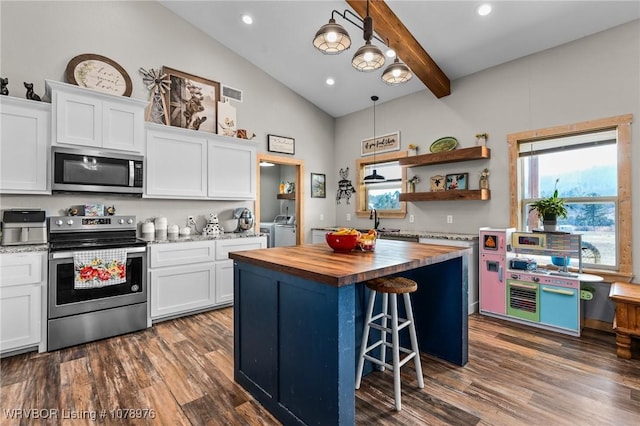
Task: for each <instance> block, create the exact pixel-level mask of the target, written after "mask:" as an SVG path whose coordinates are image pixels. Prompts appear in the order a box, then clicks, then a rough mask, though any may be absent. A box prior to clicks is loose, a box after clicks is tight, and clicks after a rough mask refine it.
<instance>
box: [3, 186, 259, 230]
mask: <svg viewBox="0 0 640 426" xmlns="http://www.w3.org/2000/svg"><path fill="white" fill-rule="evenodd" d="M84 204H102V205H104V206H115V208H116V214H118V215H135V216H136V220H137V221H138V233H140V226H141V225H142V223H144V222H145V221H146V220H147V219H153V218H156V217H160V216H162V217H166V218H167V222H168V224H176V225H178V226H180V227H182V226H186V225H187V216H190V215H192V216H195V218H196V224H197V229H198V230H199V231H202V228H203V227H204V225H205V224H206V223H207V219H208V218H209V215H210V214H211V213H216V214H217V215H218V219H219V220H220V224H221V225H222V226H223V228H224V230H225V231H233V230H235V228H236V225H237V223H238V220H237V219H233V210H234V209H236V208H239V207H246V208H248V209H250V210H251V211H254V203H253V201H211V200H158V199H146V198H134V197H123V196H116V195H101V194H96V195H95V196H92V194H82V195H72V194H55V195H2V198H1V199H0V209H2V210H4V209H12V208H38V209H43V210H45V211H46V215H47V216H64V215H66V214H67V210H68V209H69V207H71V206H77V205H84Z"/></svg>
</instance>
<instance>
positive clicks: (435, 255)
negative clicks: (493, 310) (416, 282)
mask: <svg viewBox="0 0 640 426" xmlns="http://www.w3.org/2000/svg"><path fill="white" fill-rule="evenodd" d="M465 252H466V253H468V254H471V249H468V248H460V247H452V246H441V245H432V244H419V243H407V242H404V241H392V240H377V241H376V248H375V250H374V251H373V252H363V251H361V250H358V249H356V250H353V251H351V252H348V253H337V252H334V251H333V250H332V249H331V247H329V246H328V245H327V244H325V243H318V244H305V245H300V246H290V247H272V248H268V249H259V250H249V251H239V252H232V253H229V257H230V258H231V259H234V260H238V261H241V262H246V263H249V264H253V265H257V266H262V267H265V268H268V269H271V270H274V271H278V272H284V273H286V274H290V275H295V276H298V277H301V278H306V279H309V280H312V281H317V282H321V283H323V284H329V285H332V286H337V287H341V286H344V285H350V284H355V283H358V282H363V281H367V280H370V279H373V278H378V277H383V276H387V275H392V274H396V273H399V272H404V271H408V270H411V269H415V268H419V267H422V266H426V265H431V264H434V263H439V262H444V261H446V260H449V259H453V258H455V257H460V256H461V255H463V254H465Z"/></svg>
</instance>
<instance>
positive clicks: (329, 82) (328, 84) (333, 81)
mask: <svg viewBox="0 0 640 426" xmlns="http://www.w3.org/2000/svg"><path fill="white" fill-rule="evenodd" d="M326 83H327V86H333V85H334V84H336V81H335V80H334V79H332V78H331V77H329V78H328V79H327V80H326Z"/></svg>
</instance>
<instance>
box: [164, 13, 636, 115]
mask: <svg viewBox="0 0 640 426" xmlns="http://www.w3.org/2000/svg"><path fill="white" fill-rule="evenodd" d="M160 3H161V4H163V5H164V6H165V7H167V8H168V9H170V10H171V11H173V12H174V13H176V14H177V15H179V16H181V17H182V18H183V19H185V20H187V21H188V22H190V23H191V24H193V25H194V26H196V27H198V28H200V29H201V30H202V31H203V32H205V33H206V34H208V35H209V36H211V37H212V38H214V39H215V40H217V41H218V42H220V43H222V44H223V45H225V46H227V47H228V48H229V49H231V50H233V51H234V52H236V53H237V54H238V55H240V56H242V57H244V58H246V59H247V60H248V61H250V62H252V63H253V64H255V65H256V66H258V67H260V68H261V69H262V70H264V71H265V72H267V73H268V74H270V75H271V76H272V77H273V78H275V79H276V80H278V81H280V82H281V83H283V84H284V85H286V86H287V87H289V88H291V89H292V90H293V91H295V92H296V93H298V94H300V95H301V96H302V97H304V98H306V99H307V100H309V101H310V102H312V103H313V104H315V105H317V106H318V107H319V108H320V109H322V110H324V111H325V112H327V113H328V114H330V115H331V116H333V117H340V116H342V115H345V114H349V113H351V112H354V111H358V110H361V109H364V108H367V107H370V103H371V101H370V97H371V95H372V94H376V95H378V96H379V97H380V101H381V102H385V101H388V100H391V99H395V98H398V97H401V96H405V95H407V94H410V93H414V92H419V91H424V96H432V97H433V96H435V97H437V98H441V97H443V96H447V95H448V91H449V90H450V86H449V82H450V81H453V80H455V79H458V78H461V77H464V76H467V75H470V74H473V73H475V72H478V71H482V70H484V69H487V68H490V67H493V66H496V65H499V64H502V63H505V62H508V61H511V60H514V59H517V58H520V57H523V56H526V55H530V54H532V53H535V52H539V51H542V50H545V49H549V48H552V47H555V46H558V45H561V44H564V43H568V42H571V41H573V40H577V39H579V38H582V37H585V36H588V35H590V34H594V33H597V32H600V31H603V30H606V29H609V28H612V27H614V26H617V25H621V24H623V23H626V22H630V21H632V20H635V19H639V18H640V2H639V1H637V0H633V1H561V0H556V1H525V0H522V1H489V2H488V3H491V4H492V6H493V11H492V13H491V14H490V15H488V16H485V17H481V16H479V15H478V14H477V13H476V9H477V7H478V6H479V5H480V4H481V2H480V1H426V0H422V1H420V0H414V1H402V0H387V1H386V2H382V1H377V0H376V1H373V2H372V3H371V5H370V14H371V16H372V17H373V18H374V31H375V32H376V34H377V35H378V36H379V37H380V38H381V39H383V40H389V44H390V45H391V47H393V48H394V49H395V50H396V51H397V53H398V56H399V58H400V59H401V60H402V61H404V62H406V63H407V65H409V66H410V68H412V70H413V72H414V73H415V75H416V77H414V78H413V79H412V80H410V81H409V82H407V83H405V84H403V85H400V86H388V85H386V84H385V83H384V82H383V81H382V80H381V78H380V76H381V73H382V72H381V71H380V70H379V71H374V72H371V73H362V72H358V71H356V70H354V69H353V68H352V67H351V57H352V56H353V53H354V52H355V50H357V49H358V47H360V46H361V45H362V44H364V41H363V40H362V30H360V29H358V28H357V27H356V26H355V25H353V24H351V23H349V22H346V21H345V20H343V19H342V18H341V17H340V16H337V15H336V17H335V18H336V22H337V23H339V24H341V25H342V26H343V27H344V28H345V29H346V30H347V31H348V32H349V34H350V37H351V40H352V47H351V48H350V49H349V50H347V51H346V52H343V53H342V54H340V55H331V56H329V55H323V54H321V53H320V52H318V51H317V50H316V49H315V48H314V47H313V45H312V40H313V37H314V35H315V33H316V31H317V30H318V29H319V28H320V27H321V26H322V25H324V24H326V23H327V22H328V20H329V18H330V17H331V12H332V11H333V10H337V11H340V12H342V11H344V10H345V9H348V10H350V11H351V12H354V13H356V14H359V15H360V16H365V15H366V12H365V11H366V3H365V2H364V1H361V0H347V1H346V2H345V1H333V0H326V1H310V0H298V1H243V0H239V1H238V0H237V1H172V0H160ZM244 14H249V15H251V16H252V17H253V21H254V23H253V24H252V25H246V24H244V23H243V22H242V20H241V17H242V15H244ZM639 36H640V35H639ZM373 42H374V44H375V43H376V40H374V41H373ZM378 44H379V43H378ZM380 47H382V46H380ZM391 61H392V60H389V59H387V64H390V63H391ZM387 64H385V67H386V66H387ZM329 77H331V78H333V79H334V80H335V84H334V85H332V86H329V85H327V84H326V83H325V81H326V79H327V78H329ZM240 89H242V88H241V87H240Z"/></svg>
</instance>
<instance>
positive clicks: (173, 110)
mask: <svg viewBox="0 0 640 426" xmlns="http://www.w3.org/2000/svg"><path fill="white" fill-rule="evenodd" d="M162 74H166V75H167V78H168V79H169V80H170V82H171V83H170V86H169V90H167V91H166V93H165V95H164V96H165V102H166V104H167V107H168V108H169V124H170V125H172V126H175V127H182V128H183V129H191V130H200V131H203V132H209V133H217V129H218V126H217V122H218V101H220V83H218V82H217V81H213V80H207V79H205V78H202V77H198V76H195V75H191V74H187V73H185V72H182V71H178V70H174V69H173V68H169V67H164V66H163V67H162Z"/></svg>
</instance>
